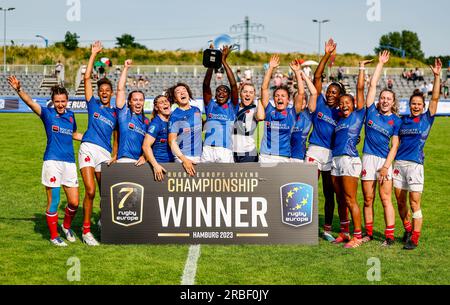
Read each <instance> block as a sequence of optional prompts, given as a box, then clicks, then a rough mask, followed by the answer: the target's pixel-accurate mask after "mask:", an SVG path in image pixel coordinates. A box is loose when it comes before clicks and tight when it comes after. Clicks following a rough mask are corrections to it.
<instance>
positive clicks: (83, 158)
mask: <svg viewBox="0 0 450 305" xmlns="http://www.w3.org/2000/svg"><path fill="white" fill-rule="evenodd" d="M102 49H103V47H102V44H101V43H100V42H99V41H96V42H94V44H93V45H92V48H91V56H90V57H89V62H88V65H87V67H86V72H85V74H84V96H85V98H86V102H87V108H88V128H87V130H86V132H85V133H84V136H83V139H82V141H81V145H80V150H79V152H78V164H79V167H80V171H81V176H82V177H83V183H84V188H85V195H84V199H83V212H84V217H83V234H82V238H83V242H85V243H86V244H87V245H89V246H97V245H98V244H99V243H98V242H97V240H96V239H95V238H94V235H92V233H91V216H92V207H93V203H94V198H95V180H97V183H98V185H99V187H100V183H101V164H102V163H104V162H109V161H111V160H115V158H116V152H117V151H116V150H117V146H116V143H117V141H114V143H115V144H114V146H115V147H114V151H113V158H112V159H111V151H112V150H113V147H112V146H111V136H112V135H113V132H114V130H115V129H116V124H117V118H116V116H117V115H116V111H115V109H114V108H111V97H112V96H113V87H112V83H111V81H109V80H108V79H106V78H102V79H100V80H99V81H98V82H97V89H98V96H99V99H96V98H95V97H94V95H93V91H92V84H91V73H92V69H93V67H94V61H95V57H96V56H97V55H98V54H99V53H100V52H101V51H102Z"/></svg>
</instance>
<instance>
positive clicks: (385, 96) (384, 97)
mask: <svg viewBox="0 0 450 305" xmlns="http://www.w3.org/2000/svg"><path fill="white" fill-rule="evenodd" d="M394 103H395V97H394V93H392V92H390V91H382V92H381V94H380V98H379V102H378V109H379V111H380V112H381V113H382V114H385V115H389V114H391V113H392V107H394Z"/></svg>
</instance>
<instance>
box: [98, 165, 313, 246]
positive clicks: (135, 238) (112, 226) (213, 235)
mask: <svg viewBox="0 0 450 305" xmlns="http://www.w3.org/2000/svg"><path fill="white" fill-rule="evenodd" d="M162 166H163V167H164V168H165V169H166V170H167V173H166V177H165V179H164V181H162V182H157V181H155V180H154V178H153V171H152V169H151V167H150V165H149V164H145V165H143V166H141V167H136V166H134V164H132V163H116V164H113V165H111V166H109V167H108V166H106V165H103V166H102V184H101V211H102V212H101V222H102V232H101V240H102V243H105V244H138V243H152V244H307V245H317V244H318V216H317V215H318V207H317V205H318V198H317V165H314V164H307V163H280V164H276V165H275V164H273V166H267V165H264V166H261V165H260V164H258V163H241V164H213V163H210V164H198V165H196V171H197V174H196V176H195V177H189V176H188V175H187V174H186V173H185V171H184V169H183V167H182V166H181V164H178V163H166V164H162Z"/></svg>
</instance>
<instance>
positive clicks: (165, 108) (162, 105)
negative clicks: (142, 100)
mask: <svg viewBox="0 0 450 305" xmlns="http://www.w3.org/2000/svg"><path fill="white" fill-rule="evenodd" d="M155 110H156V111H157V112H158V114H162V115H163V116H166V117H168V116H169V115H170V110H171V108H170V102H169V100H168V99H167V97H165V96H162V97H160V98H158V100H157V101H156V103H155Z"/></svg>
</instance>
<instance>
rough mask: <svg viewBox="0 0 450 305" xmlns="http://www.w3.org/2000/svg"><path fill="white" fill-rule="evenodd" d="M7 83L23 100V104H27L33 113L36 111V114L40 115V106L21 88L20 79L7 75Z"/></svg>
mask: <svg viewBox="0 0 450 305" xmlns="http://www.w3.org/2000/svg"><path fill="white" fill-rule="evenodd" d="M8 83H9V85H10V86H11V87H12V88H13V89H14V90H15V91H16V92H17V94H18V95H19V97H20V98H21V99H22V101H24V102H25V104H27V106H28V107H30V108H31V110H33V112H34V113H36V114H37V115H38V116H41V106H40V105H39V104H38V103H36V102H34V101H33V99H32V98H31V97H30V96H29V95H28V93H26V92H25V91H24V90H23V89H22V86H21V84H20V81H19V80H18V79H17V78H16V77H15V76H14V75H11V76H9V77H8Z"/></svg>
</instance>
